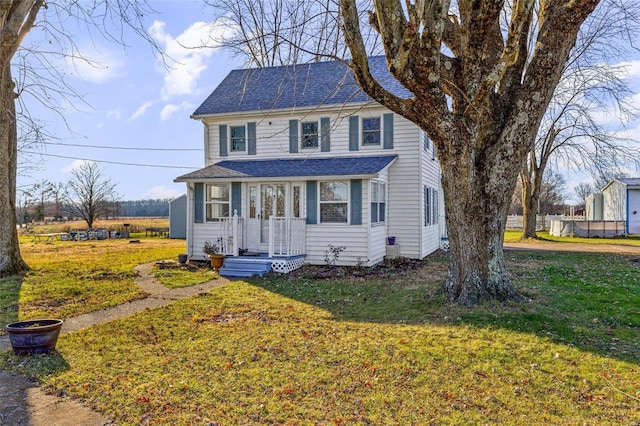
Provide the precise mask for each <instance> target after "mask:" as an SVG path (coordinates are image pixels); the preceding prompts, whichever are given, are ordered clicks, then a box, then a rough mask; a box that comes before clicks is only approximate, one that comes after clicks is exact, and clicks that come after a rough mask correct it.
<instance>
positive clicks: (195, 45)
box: [149, 21, 229, 99]
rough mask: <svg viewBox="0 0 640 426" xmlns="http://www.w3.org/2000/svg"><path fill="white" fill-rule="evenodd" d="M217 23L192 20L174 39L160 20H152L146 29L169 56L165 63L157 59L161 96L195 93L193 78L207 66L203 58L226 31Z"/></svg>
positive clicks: (195, 80) (195, 81) (216, 46)
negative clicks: (161, 86)
mask: <svg viewBox="0 0 640 426" xmlns="http://www.w3.org/2000/svg"><path fill="white" fill-rule="evenodd" d="M221 22H222V21H216V22H213V23H211V22H194V23H193V24H192V25H191V26H190V27H189V28H187V29H186V30H185V31H184V32H183V33H182V34H180V35H179V36H178V37H176V38H174V37H173V36H172V35H171V34H168V33H167V32H166V29H165V26H166V24H165V23H164V22H161V21H154V23H153V25H152V26H151V27H150V28H149V32H150V34H151V36H152V37H153V38H154V39H155V41H156V42H157V43H158V44H159V45H160V46H161V47H163V49H164V51H165V52H166V53H167V56H168V57H169V58H170V59H169V62H168V63H166V64H164V63H162V62H159V69H161V70H162V72H163V73H165V78H164V87H163V88H162V97H163V99H169V98H170V97H172V96H179V95H189V94H193V93H196V83H197V80H198V78H199V77H200V74H202V72H203V71H204V70H206V69H207V67H208V65H207V63H206V59H207V58H209V57H210V56H211V55H213V54H214V53H215V52H216V50H217V49H218V47H219V46H218V44H217V43H216V40H218V39H219V38H220V37H221V36H222V35H223V34H224V32H225V31H229V29H228V25H223V24H221Z"/></svg>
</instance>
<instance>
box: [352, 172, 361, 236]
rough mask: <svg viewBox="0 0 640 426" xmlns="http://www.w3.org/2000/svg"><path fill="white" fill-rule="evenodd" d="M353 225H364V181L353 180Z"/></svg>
mask: <svg viewBox="0 0 640 426" xmlns="http://www.w3.org/2000/svg"><path fill="white" fill-rule="evenodd" d="M350 192H351V224H352V225H362V179H352V180H351V191H350Z"/></svg>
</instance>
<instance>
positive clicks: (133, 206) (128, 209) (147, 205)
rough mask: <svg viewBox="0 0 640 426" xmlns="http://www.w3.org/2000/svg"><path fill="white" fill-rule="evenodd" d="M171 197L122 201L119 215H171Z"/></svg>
mask: <svg viewBox="0 0 640 426" xmlns="http://www.w3.org/2000/svg"><path fill="white" fill-rule="evenodd" d="M170 201H171V198H164V199H158V200H134V201H120V202H119V206H118V216H125V217H140V216H146V217H154V216H169V202H170Z"/></svg>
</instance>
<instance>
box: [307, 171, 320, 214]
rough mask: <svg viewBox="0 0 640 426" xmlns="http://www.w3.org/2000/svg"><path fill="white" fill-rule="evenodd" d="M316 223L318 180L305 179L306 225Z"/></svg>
mask: <svg viewBox="0 0 640 426" xmlns="http://www.w3.org/2000/svg"><path fill="white" fill-rule="evenodd" d="M317 223H318V182H317V181H315V180H309V181H307V225H316V224H317Z"/></svg>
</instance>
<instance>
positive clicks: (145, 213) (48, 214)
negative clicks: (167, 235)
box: [16, 198, 172, 225]
mask: <svg viewBox="0 0 640 426" xmlns="http://www.w3.org/2000/svg"><path fill="white" fill-rule="evenodd" d="M171 200H172V199H171V198H164V199H157V200H133V201H111V202H109V203H108V206H107V208H105V209H104V212H105V213H106V214H104V215H100V217H99V219H113V218H117V217H168V216H169V202H170V201H171ZM16 214H17V217H18V223H19V224H20V225H22V224H24V223H30V222H33V221H37V222H40V221H43V220H57V221H60V220H73V219H77V218H75V217H74V215H73V214H72V213H71V209H70V208H69V206H68V205H66V204H65V203H64V202H57V203H56V202H54V201H27V202H25V203H24V204H19V205H18V206H16Z"/></svg>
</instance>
